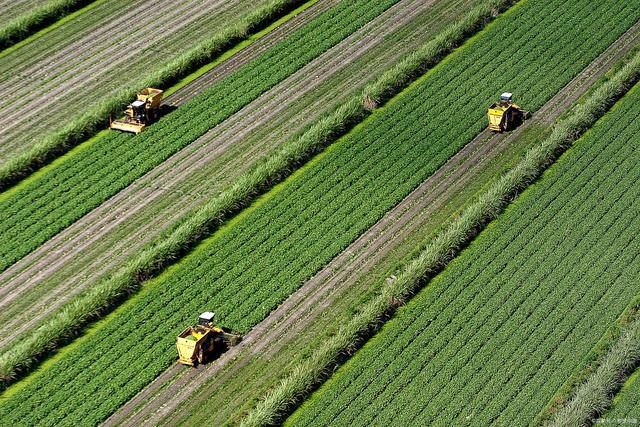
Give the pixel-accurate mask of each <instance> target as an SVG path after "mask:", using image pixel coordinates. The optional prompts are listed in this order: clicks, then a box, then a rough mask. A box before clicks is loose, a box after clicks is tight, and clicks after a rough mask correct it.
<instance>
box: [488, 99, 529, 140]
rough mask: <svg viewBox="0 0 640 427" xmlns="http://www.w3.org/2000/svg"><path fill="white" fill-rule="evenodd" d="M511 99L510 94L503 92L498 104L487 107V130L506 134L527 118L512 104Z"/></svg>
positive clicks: (527, 114)
mask: <svg viewBox="0 0 640 427" xmlns="http://www.w3.org/2000/svg"><path fill="white" fill-rule="evenodd" d="M511 97H512V94H511V93H509V92H505V93H503V94H502V95H500V99H499V100H498V102H494V103H493V104H491V105H490V106H489V109H488V110H487V116H488V118H489V130H492V131H494V132H506V131H509V130H511V129H513V128H514V127H515V126H517V124H518V123H519V122H520V121H522V120H523V119H526V118H528V116H529V113H528V112H527V111H525V110H523V109H522V108H520V106H518V105H517V104H515V103H514V102H512V101H511Z"/></svg>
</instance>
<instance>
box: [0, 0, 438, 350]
mask: <svg viewBox="0 0 640 427" xmlns="http://www.w3.org/2000/svg"><path fill="white" fill-rule="evenodd" d="M418 1H422V0H418ZM433 1H434V0H430V1H422V5H421V6H420V7H417V8H415V7H414V8H412V6H413V3H415V2H416V0H405V1H404V2H401V3H399V4H398V5H402V8H401V7H400V6H398V5H396V6H398V7H397V8H395V9H393V10H392V11H391V12H389V14H392V15H393V14H396V15H401V16H400V18H399V19H397V20H394V21H393V22H389V23H387V24H386V25H382V23H385V22H386V21H385V19H384V17H385V16H384V14H383V15H381V17H382V18H380V19H377V20H374V21H371V22H370V23H369V24H367V25H368V26H365V27H363V29H361V30H360V31H361V32H364V33H366V32H368V31H369V28H370V27H371V26H375V25H380V26H381V28H383V29H386V31H385V32H383V33H382V34H378V33H373V34H374V35H376V36H377V37H374V36H370V37H362V33H361V32H356V33H354V35H353V36H351V37H349V38H347V39H346V40H345V41H344V42H343V43H344V44H346V45H347V46H348V47H347V48H346V49H343V48H342V47H341V46H342V44H339V45H337V46H336V49H334V51H335V50H337V51H338V52H340V55H338V59H337V60H334V61H327V60H325V59H324V56H321V57H319V58H317V59H316V60H314V61H313V62H312V63H311V64H310V67H311V68H312V69H314V68H315V67H319V66H320V65H321V64H322V65H324V67H325V70H324V71H323V72H322V73H316V74H312V73H308V72H306V71H305V69H306V67H305V68H304V69H303V70H301V71H300V75H302V76H307V78H306V79H301V80H300V83H299V84H298V85H293V86H292V87H291V88H289V89H287V90H281V89H278V90H276V91H275V92H276V93H277V95H276V96H275V97H272V96H269V94H268V93H267V94H266V95H267V96H266V97H263V98H266V99H268V100H269V102H268V103H267V105H265V106H263V107H262V109H254V108H248V110H249V111H248V112H247V113H246V114H239V116H240V117H241V118H242V119H241V120H240V122H233V121H225V122H224V124H223V128H224V126H227V125H229V124H230V123H232V122H233V123H232V124H233V126H232V127H231V129H229V130H227V131H226V132H227V134H226V135H225V134H222V135H221V138H218V139H222V141H221V144H220V145H219V146H215V147H214V148H213V150H212V148H211V147H210V146H207V145H209V144H210V143H209V141H208V140H207V139H205V140H204V141H205V142H204V143H202V144H201V145H202V147H203V148H204V149H205V153H204V154H203V153H201V152H199V151H195V152H190V150H186V151H185V153H187V154H188V156H189V157H188V158H189V159H191V160H192V161H195V163H192V164H191V165H190V166H189V169H188V170H185V169H182V170H178V169H177V168H176V164H175V162H174V163H172V162H165V163H163V164H162V165H160V166H159V167H158V170H159V171H162V172H163V173H165V174H167V175H168V176H164V175H161V174H160V173H156V174H155V175H154V173H153V172H152V173H150V174H149V176H148V178H157V179H158V184H157V185H145V186H140V187H141V188H136V187H135V186H132V187H130V190H131V191H128V190H124V191H123V192H121V193H119V194H118V195H116V196H114V198H112V199H111V200H109V201H107V202H106V203H105V204H103V206H101V208H100V209H101V210H102V211H103V212H107V213H108V215H110V216H108V218H107V220H108V221H111V222H110V224H109V225H105V224H104V222H97V223H94V224H92V225H91V228H89V229H88V230H87V229H86V228H80V227H76V226H72V227H73V228H74V229H75V230H80V231H82V234H80V232H78V233H77V234H76V235H77V236H79V239H77V240H81V243H80V245H79V246H76V247H74V248H73V249H72V250H70V249H69V248H68V247H67V246H71V244H70V238H69V236H68V235H66V233H64V232H63V233H61V235H58V236H56V238H54V239H53V240H52V241H49V242H48V243H47V244H45V245H43V246H42V247H41V248H40V249H39V250H38V251H37V252H38V253H44V256H45V258H43V259H40V260H38V261H37V262H36V264H34V265H32V266H30V267H29V268H28V269H24V270H23V271H22V272H16V270H17V269H19V268H20V267H19V266H17V265H14V266H12V267H11V268H10V269H8V270H7V271H5V273H3V274H0V280H4V279H5V278H10V279H9V280H10V282H9V283H8V284H6V285H3V286H2V287H0V295H1V296H2V299H1V300H0V307H2V306H6V305H7V304H9V303H10V302H11V301H12V300H14V299H15V298H16V297H17V296H19V294H21V293H22V292H24V291H26V290H28V289H30V288H31V287H33V286H36V285H37V283H35V280H37V281H39V282H41V281H43V280H45V279H46V277H47V275H48V274H51V273H52V272H54V271H55V270H56V269H57V268H58V267H60V265H61V264H63V262H64V261H65V260H66V259H68V258H69V257H70V256H71V255H73V254H74V253H78V252H82V250H84V249H85V248H86V246H87V245H89V244H90V243H92V242H94V241H96V240H97V239H98V238H99V237H101V236H102V235H104V233H106V232H108V231H109V230H111V229H112V228H113V227H115V226H117V225H118V224H120V223H121V222H122V221H124V220H126V219H127V218H128V217H130V216H131V215H133V214H135V213H136V212H138V211H139V210H140V209H142V208H143V207H144V206H145V205H146V204H148V203H150V202H151V201H152V200H154V199H156V198H158V197H160V196H161V195H163V194H165V193H166V187H168V186H170V185H175V184H177V183H178V182H179V181H180V180H182V179H185V177H186V176H187V175H188V172H190V171H195V170H198V169H199V168H200V167H201V166H202V164H204V163H205V162H207V161H208V160H209V159H211V158H213V157H215V156H217V155H219V154H220V149H221V148H226V147H228V146H230V145H231V144H232V143H234V142H237V141H238V140H239V139H241V138H242V137H244V136H245V134H246V133H247V132H248V131H250V130H251V129H253V127H255V126H256V125H258V124H261V123H266V122H267V121H268V120H269V117H270V116H271V117H272V116H273V115H275V114H277V113H278V111H280V110H281V109H283V108H284V107H285V106H286V105H285V104H289V103H291V102H293V101H295V99H294V96H293V95H294V94H300V96H301V95H302V92H305V91H308V90H311V89H313V88H314V87H316V86H317V85H318V84H320V83H321V82H322V81H324V80H325V79H326V78H327V77H328V76H330V75H331V74H332V73H334V72H336V71H337V70H338V69H340V68H342V67H344V66H346V65H347V64H349V63H351V62H352V61H354V60H355V59H356V58H357V57H358V56H360V55H361V54H363V53H365V52H366V51H367V50H368V49H370V48H372V47H373V46H374V45H376V44H377V43H379V42H380V41H381V40H382V39H383V35H384V34H386V33H388V32H389V31H391V30H393V29H395V28H396V27H398V26H399V25H401V24H402V23H406V22H409V21H410V20H411V19H412V18H413V17H414V15H415V14H416V13H418V12H419V11H420V10H423V9H425V8H426V7H428V6H430V5H431V4H432V3H433ZM390 10H391V9H390ZM410 10H413V12H411V13H409V11H410ZM400 12H407V13H400ZM327 55H331V53H328V54H327ZM297 75H298V74H296V75H294V76H292V78H290V79H292V80H294V81H295V80H296V78H297V77H296V76H297ZM308 76H311V77H308ZM288 80H289V79H288ZM308 80H311V81H310V82H309V81H308ZM267 112H269V113H270V115H269V114H267ZM241 113H242V111H241ZM192 145H194V144H192ZM195 145H196V146H197V145H198V144H195ZM192 148H193V147H192ZM181 155H182V153H179V154H178V156H177V157H176V158H177V159H179V158H180V156H181ZM180 166H181V167H183V168H184V167H186V166H185V164H184V163H183V164H181V165H180ZM156 172H157V171H156ZM132 193H133V194H134V195H133V196H132V195H131V194H132ZM118 202H120V203H121V204H124V206H125V208H126V211H125V213H120V214H116V215H115V216H114V215H113V212H115V211H116V210H115V207H114V206H115V205H116V203H118ZM185 202H186V201H185ZM176 206H179V207H180V209H181V210H182V211H184V208H185V206H184V205H181V204H180V203H176ZM91 218H92V214H89V215H87V216H85V218H83V219H82V220H80V224H79V225H81V226H84V225H86V224H87V222H88V221H89V220H90V219H91ZM108 221H106V222H108ZM155 226H156V227H157V226H158V224H155ZM91 233H93V234H91ZM89 236H91V237H89ZM55 242H62V247H60V248H57V249H56V248H55V247H53V246H54V243H55ZM32 255H35V252H34V253H33V254H32ZM32 258H33V257H32V256H31V255H30V256H27V257H26V258H25V263H28V262H30V260H31V259H32ZM105 258H106V259H109V258H110V255H109V253H107V254H105ZM96 263H97V265H96V268H95V270H94V271H93V272H92V274H93V275H94V276H96V277H97V276H99V275H101V274H103V273H104V272H105V270H106V268H107V267H108V263H104V262H103V261H102V260H96ZM20 264H21V265H22V264H24V263H20ZM14 267H15V268H14ZM33 272H35V276H34V277H33V278H30V279H29V285H25V282H26V281H27V278H26V276H25V275H29V274H31V273H33ZM16 273H18V274H16ZM13 274H16V276H14V277H11V275H13ZM67 285H71V284H67ZM69 290H71V292H69ZM82 290H83V288H82V287H81V286H72V287H69V286H64V287H63V288H58V289H56V290H55V291H54V292H50V293H48V294H47V296H46V298H45V299H44V300H43V301H39V302H38V305H37V306H35V307H34V308H33V310H35V311H37V312H38V313H40V315H42V314H47V313H50V312H52V311H54V310H55V309H57V308H59V307H60V306H62V305H63V304H64V303H65V302H66V301H68V300H69V299H70V298H71V297H73V296H74V295H76V294H78V293H79V292H81V291H82ZM34 321H35V319H34V318H30V317H29V316H26V317H25V316H23V317H16V318H14V319H12V320H11V321H10V322H9V323H7V324H5V325H3V326H2V331H3V333H2V334H1V335H0V336H1V337H2V339H0V346H7V344H9V343H10V342H11V341H13V340H14V339H15V338H17V337H19V336H20V333H21V332H23V331H26V330H27V329H28V328H29V327H31V326H32V325H34V324H35V322H34ZM6 331H11V333H6Z"/></svg>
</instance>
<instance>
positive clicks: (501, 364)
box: [291, 91, 640, 425]
mask: <svg viewBox="0 0 640 427" xmlns="http://www.w3.org/2000/svg"><path fill="white" fill-rule="evenodd" d="M639 96H640V92H638V91H634V92H633V93H631V94H629V96H627V97H626V98H625V99H624V100H623V101H621V102H620V104H619V106H618V107H617V108H616V109H615V111H614V112H612V113H611V114H610V115H608V116H607V117H606V118H605V119H603V120H601V121H600V122H599V123H598V124H597V125H596V126H595V127H594V129H593V130H592V131H591V132H590V133H589V134H588V135H587V136H585V137H584V138H583V139H582V140H581V141H580V142H579V143H578V144H577V145H576V147H575V148H574V149H572V150H571V151H570V152H569V153H568V154H567V155H566V156H565V157H563V158H562V159H561V160H560V161H559V163H558V164H557V166H554V167H553V168H552V169H551V170H550V171H549V172H548V173H547V174H546V175H544V178H543V179H542V180H541V181H540V182H539V183H538V184H535V185H534V186H533V187H532V188H531V189H530V191H529V192H528V193H527V194H526V195H525V196H523V197H521V198H520V199H518V200H517V202H516V203H515V205H514V206H513V207H512V208H510V209H509V210H508V211H507V212H506V213H505V214H503V215H502V216H501V217H500V218H499V219H498V220H497V221H496V222H495V223H494V224H492V226H491V227H489V228H488V229H487V230H486V231H485V232H483V233H482V234H481V235H480V236H479V237H478V239H476V240H475V241H474V242H473V243H472V245H471V246H470V248H469V249H467V250H465V251H464V252H463V254H462V255H461V256H460V257H459V258H457V259H456V260H455V261H454V262H452V263H451V264H450V266H449V267H448V268H447V269H446V270H445V271H444V272H443V273H442V274H441V275H439V276H438V277H436V278H435V279H434V280H432V282H431V283H430V284H429V286H428V287H427V288H426V289H425V290H423V291H422V292H421V293H419V294H418V295H417V296H416V297H415V298H414V299H413V300H412V301H411V302H410V303H409V304H408V305H407V306H406V307H404V308H403V309H401V310H400V311H399V312H398V313H397V315H396V316H395V318H394V319H392V320H391V321H390V322H388V323H387V325H385V327H384V328H383V330H382V332H381V333H380V334H378V335H377V336H376V337H375V338H374V339H372V340H371V341H370V342H369V343H368V344H367V345H366V346H365V347H364V348H363V349H362V350H361V351H359V352H358V353H357V354H356V355H355V356H354V357H353V358H352V359H350V361H349V362H348V363H347V364H345V366H344V367H343V368H342V369H341V370H339V371H338V373H337V374H336V375H335V376H334V377H333V378H332V379H331V380H330V381H328V382H327V383H326V384H325V386H323V387H322V388H321V389H320V390H319V391H318V392H317V393H316V394H314V395H313V396H312V398H311V399H310V400H309V401H308V402H307V403H306V404H305V405H304V406H303V407H302V408H301V409H300V410H299V411H298V412H297V413H296V414H294V416H293V417H292V418H291V422H292V424H297V425H310V424H313V425H326V424H331V423H336V424H349V423H354V424H357V425H367V424H375V425H386V424H397V425H403V424H406V423H407V422H411V423H415V424H433V423H436V424H446V425H462V424H477V425H487V424H492V423H496V424H499V425H514V424H527V423H528V421H527V420H531V419H533V418H534V417H535V416H536V415H537V412H538V411H540V410H541V409H542V407H543V406H544V405H545V404H546V403H547V402H548V400H549V399H550V397H551V396H552V395H553V393H554V392H555V391H556V390H557V389H558V387H559V386H560V385H562V383H563V382H564V381H565V380H566V378H567V377H568V376H569V375H570V374H571V373H572V371H573V370H574V369H575V368H576V367H577V366H578V365H579V364H580V363H581V361H582V360H583V358H584V356H585V354H586V353H587V352H588V351H589V350H590V349H591V348H592V347H593V345H594V344H595V342H596V341H597V340H598V339H599V338H600V337H601V336H602V334H603V333H604V331H606V329H607V327H608V326H609V325H610V324H611V323H612V322H614V321H615V319H616V318H617V317H618V315H619V314H620V313H621V312H622V310H624V308H625V307H626V305H627V304H628V303H629V301H630V300H631V299H632V298H634V297H635V296H636V295H637V294H638V291H637V289H636V288H635V287H634V286H633V284H634V283H635V280H636V279H635V278H636V277H637V276H638V274H639V273H640V258H639V256H640V246H639V245H638V244H637V242H636V243H634V236H635V235H636V233H637V232H638V231H639V230H640V221H639V220H638V219H637V218H638V213H640V204H639V203H638V202H637V200H638V196H639V195H640V194H639V193H640V188H638V187H637V186H634V185H633V182H636V181H637V179H638V178H639V177H640V171H638V169H637V168H635V167H634V166H633V165H634V164H635V163H637V161H638V160H639V158H640V149H638V144H637V143H638V135H639V134H638V132H639V130H640V123H639V122H638V118H639V117H640V104H638V98H639ZM496 390H499V392H496Z"/></svg>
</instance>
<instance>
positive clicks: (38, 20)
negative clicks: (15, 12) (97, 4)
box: [0, 0, 93, 49]
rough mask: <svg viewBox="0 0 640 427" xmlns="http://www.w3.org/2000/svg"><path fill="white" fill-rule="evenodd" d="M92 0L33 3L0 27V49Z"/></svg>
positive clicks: (55, 0) (60, 0) (56, 0)
mask: <svg viewBox="0 0 640 427" xmlns="http://www.w3.org/2000/svg"><path fill="white" fill-rule="evenodd" d="M92 1H93V0H51V1H48V2H46V3H43V4H41V5H34V7H33V8H32V9H31V8H30V9H29V10H28V12H27V13H24V14H22V15H19V16H16V17H15V18H13V19H11V20H10V21H9V22H7V23H6V24H4V25H3V26H1V27H0V49H6V48H7V47H9V46H11V45H13V44H15V43H18V42H19V41H21V40H24V39H25V38H27V37H28V36H30V35H31V34H33V33H34V32H36V31H38V30H40V29H41V28H44V27H46V26H47V25H49V24H51V23H53V22H55V21H57V20H58V19H60V18H62V17H64V16H66V15H68V14H69V13H71V12H73V11H75V10H78V9H80V8H81V7H83V6H85V5H87V4H89V3H91V2H92Z"/></svg>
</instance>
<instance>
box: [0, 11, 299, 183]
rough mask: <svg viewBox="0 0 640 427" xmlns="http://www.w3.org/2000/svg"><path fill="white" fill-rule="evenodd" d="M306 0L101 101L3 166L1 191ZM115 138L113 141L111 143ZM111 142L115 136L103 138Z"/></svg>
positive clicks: (231, 31) (202, 46) (204, 44)
mask: <svg viewBox="0 0 640 427" xmlns="http://www.w3.org/2000/svg"><path fill="white" fill-rule="evenodd" d="M303 2H304V0H272V1H270V2H268V3H267V4H266V5H264V6H262V7H260V8H256V9H255V10H252V11H251V12H249V13H248V14H247V16H246V17H244V18H242V19H240V20H239V21H237V22H235V23H232V24H230V25H228V26H226V27H224V28H223V29H221V30H220V31H218V32H215V33H213V34H212V35H211V36H209V37H206V38H205V39H203V40H202V41H201V42H200V43H198V44H197V45H195V46H193V47H191V48H190V49H189V50H187V51H186V52H184V53H182V54H180V55H179V56H177V57H175V58H174V59H172V60H171V61H170V62H168V63H167V64H166V65H165V66H164V67H162V68H160V69H158V70H157V71H154V72H153V73H150V74H148V75H145V76H143V77H141V78H139V79H136V80H135V81H134V82H132V83H131V84H129V85H128V86H126V87H123V88H121V89H120V90H118V91H117V92H116V93H114V94H112V95H109V96H108V97H105V98H104V99H102V100H100V102H99V103H97V104H96V105H95V106H92V107H91V108H89V109H88V110H87V111H85V112H84V113H83V114H81V115H80V116H78V117H77V118H76V119H73V120H71V121H70V122H69V123H67V124H66V125H65V126H64V127H63V128H61V129H60V130H57V131H55V132H54V133H51V134H47V135H46V136H45V137H44V138H43V139H42V140H40V141H39V142H37V143H36V144H34V145H33V146H31V148H29V149H28V151H25V152H23V153H21V154H18V155H16V156H14V157H12V158H10V159H9V160H8V161H6V162H3V164H2V165H1V166H0V190H4V189H6V188H8V187H10V186H11V185H13V184H15V183H16V182H18V181H19V180H20V179H22V178H24V177H25V176H27V175H29V174H30V173H31V172H33V171H34V170H36V169H38V168H39V167H41V166H43V165H45V164H47V163H49V162H50V161H52V160H53V159H55V158H56V157H58V156H60V155H62V154H64V153H66V152H67V151H69V150H70V149H71V148H73V147H74V146H76V145H78V144H79V143H81V142H84V141H86V140H87V139H88V138H90V137H91V136H93V135H95V134H96V132H98V131H99V130H102V129H104V128H106V127H107V126H108V122H109V117H110V116H112V115H113V116H118V115H119V114H121V111H122V109H123V108H124V106H126V105H127V104H128V103H129V102H130V101H131V99H132V98H133V97H134V96H135V94H136V93H137V91H138V90H139V89H140V88H142V87H149V86H150V87H167V86H170V85H171V84H173V83H175V82H177V81H178V80H180V79H181V78H182V77H184V76H186V75H188V74H189V73H190V72H192V71H195V70H197V69H198V68H200V67H201V66H203V65H205V64H207V63H209V62H211V61H212V60H214V59H215V58H216V56H218V55H219V54H220V53H222V52H223V51H224V50H226V49H228V48H229V47H231V46H232V45H233V44H235V43H238V42H240V41H242V40H245V39H246V38H247V37H248V36H249V35H250V34H251V33H253V32H255V31H258V30H259V29H261V28H263V27H265V26H266V25H268V24H269V23H270V22H272V21H274V20H276V19H277V18H279V17H280V16H282V15H284V14H285V13H287V12H288V11H290V10H292V9H294V8H295V7H296V6H297V5H300V4H301V3H303ZM110 138H111V139H110ZM102 139H105V140H109V141H111V140H112V139H113V136H110V137H109V136H107V137H105V138H101V140H102Z"/></svg>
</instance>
